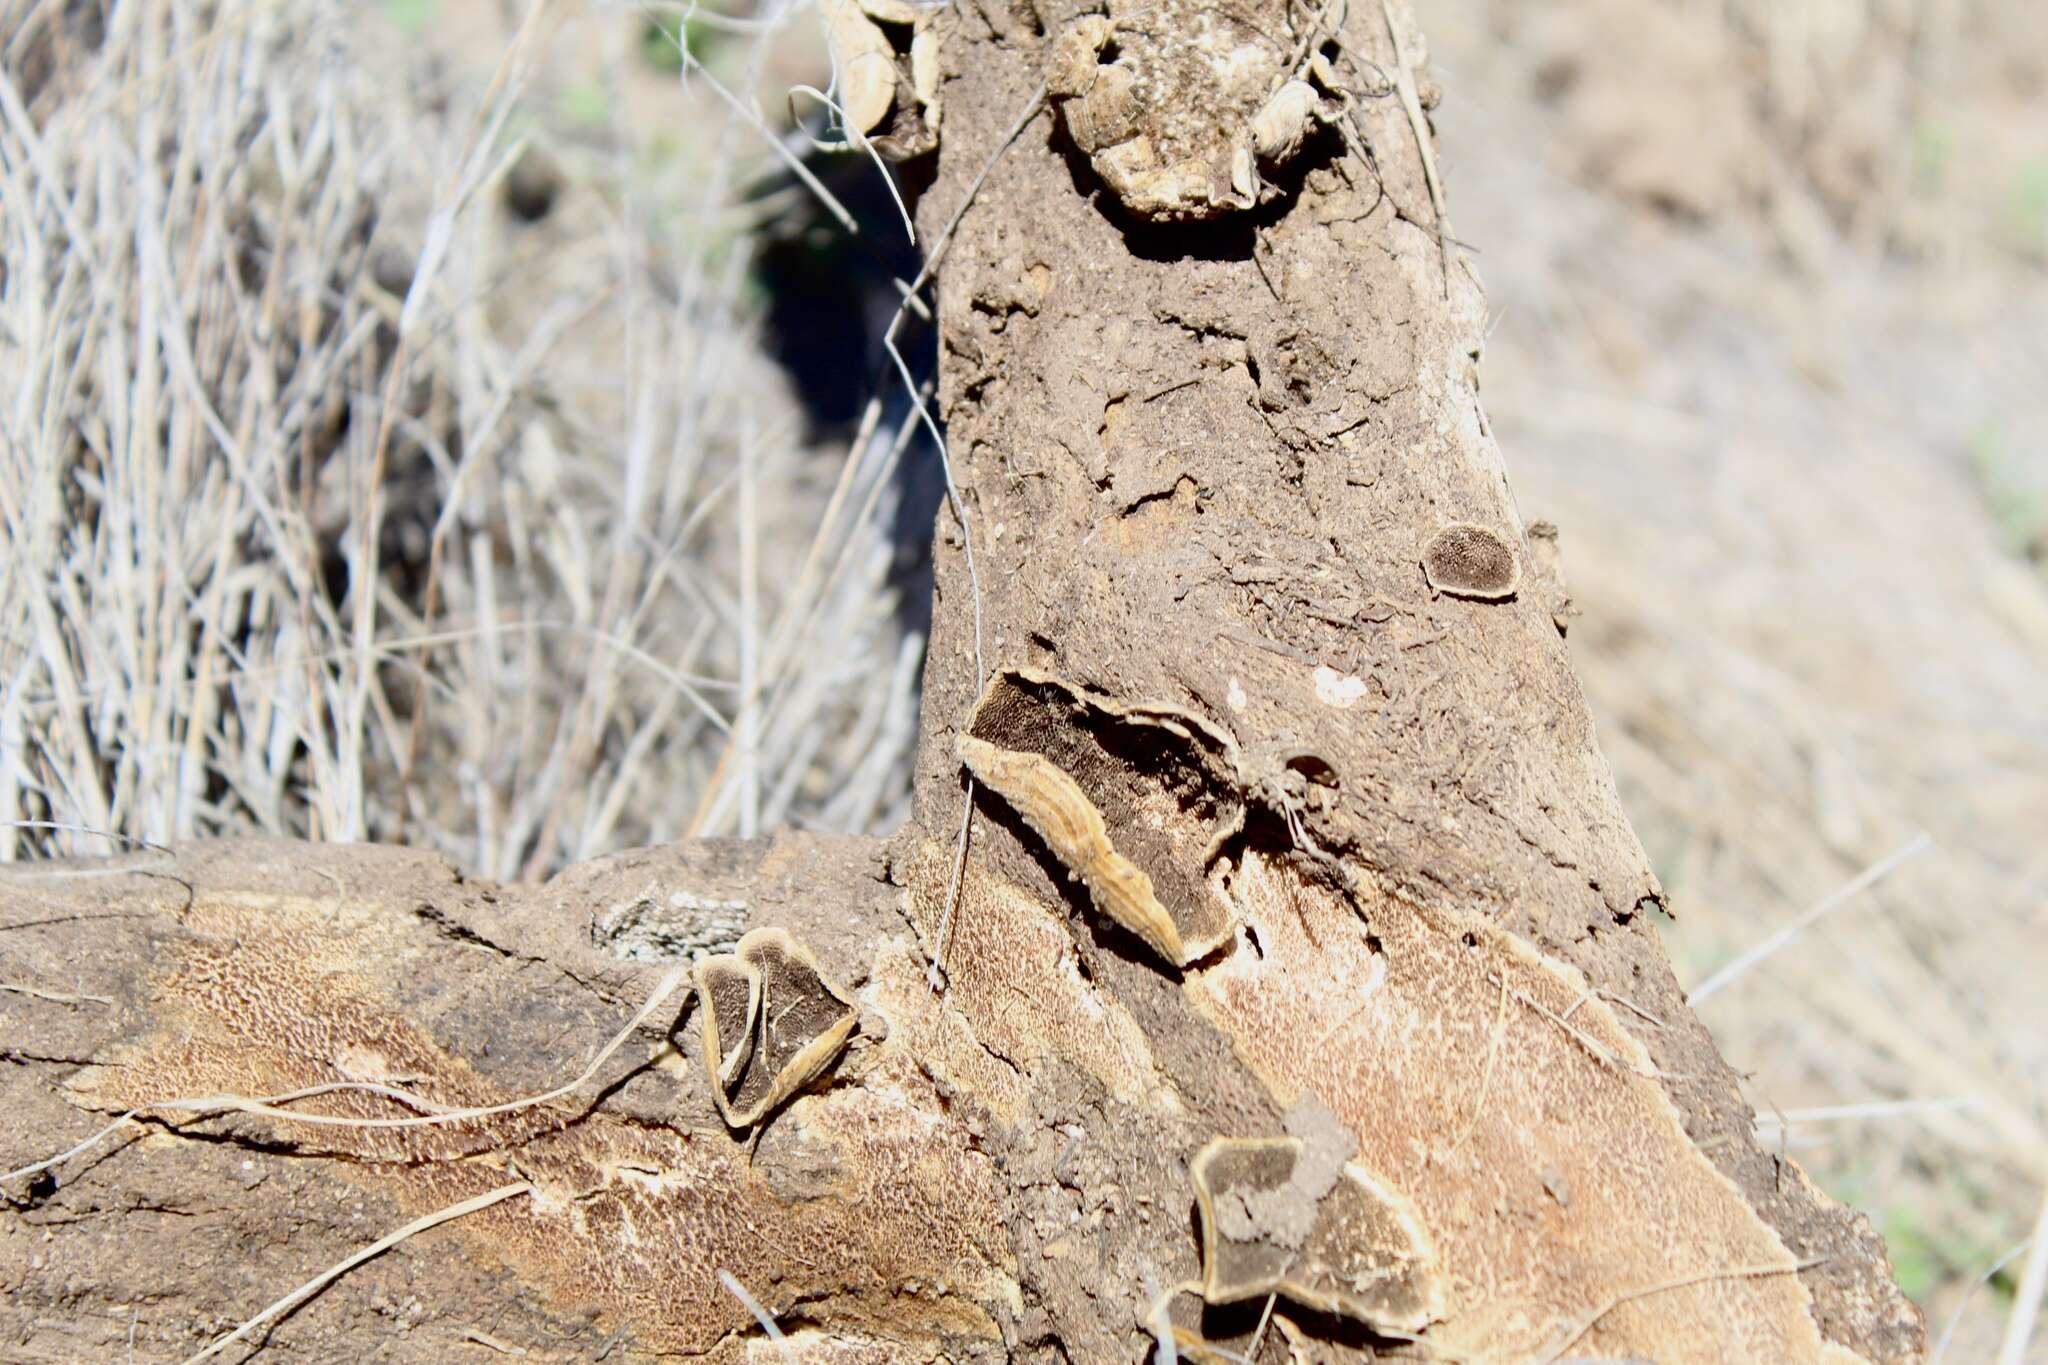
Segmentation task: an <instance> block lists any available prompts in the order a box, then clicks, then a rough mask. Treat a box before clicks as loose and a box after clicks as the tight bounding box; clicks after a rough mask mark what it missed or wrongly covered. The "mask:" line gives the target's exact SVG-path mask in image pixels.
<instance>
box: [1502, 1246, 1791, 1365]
mask: <svg viewBox="0 0 2048 1365" xmlns="http://www.w3.org/2000/svg"><path fill="white" fill-rule="evenodd" d="M1826 1259H1827V1257H1825V1256H1815V1257H1813V1258H1812V1259H1810V1260H1805V1261H1793V1262H1790V1263H1781V1264H1778V1265H1741V1266H1731V1267H1729V1268H1728V1269H1725V1270H1702V1271H1700V1272H1699V1273H1697V1274H1694V1275H1681V1276H1679V1277H1678V1278H1676V1279H1671V1280H1660V1281H1659V1282H1657V1283H1656V1284H1650V1285H1644V1286H1643V1287H1641V1288H1640V1289H1626V1290H1623V1291H1622V1292H1621V1293H1619V1294H1616V1295H1615V1296H1614V1297H1612V1298H1610V1299H1608V1300H1607V1302H1605V1303H1603V1304H1601V1305H1600V1306H1599V1307H1598V1308H1596V1309H1594V1310H1593V1311H1592V1312H1591V1313H1589V1314H1587V1315H1586V1316H1585V1317H1583V1318H1581V1319H1579V1322H1578V1325H1577V1326H1576V1327H1574V1328H1572V1330H1571V1335H1570V1336H1567V1337H1566V1338H1565V1339H1564V1340H1563V1341H1561V1342H1559V1343H1558V1344H1557V1345H1556V1347H1555V1348H1553V1349H1552V1350H1551V1351H1550V1352H1549V1354H1547V1355H1545V1356H1544V1357H1543V1360H1544V1362H1545V1365H1551V1362H1554V1361H1556V1360H1557V1359H1558V1358H1559V1357H1560V1356H1562V1355H1563V1354H1564V1353H1565V1352H1566V1351H1568V1350H1570V1349H1571V1346H1572V1343H1573V1342H1576V1341H1577V1340H1578V1339H1579V1338H1580V1337H1583V1336H1584V1335H1586V1333H1588V1332H1590V1331H1592V1330H1593V1326H1594V1324H1595V1323H1597V1322H1599V1321H1600V1319H1602V1318H1604V1317H1606V1316H1607V1315H1608V1314H1609V1313H1612V1312H1613V1311H1614V1310H1615V1309H1617V1308H1619V1307H1621V1306H1622V1305H1623V1304H1625V1303H1633V1302H1635V1301H1636V1300H1637V1299H1646V1298H1648V1297H1650V1295H1652V1294H1664V1293H1668V1292H1670V1291H1671V1290H1674V1289H1689V1288H1691V1287H1692V1286H1693V1285H1696V1284H1706V1283H1708V1282H1709V1281H1712V1280H1755V1279H1763V1278H1764V1277H1766V1276H1771V1275H1796V1274H1798V1273H1799V1272H1801V1271H1803V1270H1810V1269H1812V1268H1813V1267H1814V1266H1817V1265H1819V1264H1820V1263H1821V1262H1822V1261H1825V1260H1826Z"/></svg>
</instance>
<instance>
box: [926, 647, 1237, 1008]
mask: <svg viewBox="0 0 2048 1365" xmlns="http://www.w3.org/2000/svg"><path fill="white" fill-rule="evenodd" d="M956 751H957V752H958V754H959V756H960V760H961V762H963V763H965V764H966V765H967V767H968V769H969V770H970V771H971V772H972V773H973V774H974V776H975V777H976V779H978V780H979V781H980V782H981V783H982V784H983V785H984V786H986V787H987V788H988V789H989V790H990V791H992V792H994V793H995V794H996V795H997V796H999V797H1001V798H1002V799H1003V801H1004V802H1005V803H1006V804H1008V805H1009V806H1010V807H1011V809H1013V810H1014V811H1016V813H1017V814H1018V816H1019V817H1021V818H1022V820H1023V821H1024V823H1025V824H1026V825H1027V826H1029V827H1030V829H1031V832H1032V833H1033V834H1035V835H1037V836H1038V838H1039V840H1040V841H1041V842H1042V843H1043V844H1044V845H1045V847H1046V849H1047V850H1048V851H1049V852H1050V853H1051V854H1052V856H1053V857H1054V858H1055V859H1057V860H1058V862H1059V863H1060V865H1061V866H1062V867H1063V868H1064V869H1065V871H1066V875H1067V876H1068V878H1069V879H1071V880H1074V881H1078V882H1079V883H1080V884H1081V885H1082V886H1083V887H1085V888H1086V889H1087V892H1088V895H1089V898H1090V900H1091V901H1093V903H1094V905H1095V908H1096V909H1097V910H1099V911H1101V912H1102V913H1103V914H1104V915H1107V916H1108V917H1109V918H1110V919H1111V920H1113V921H1115V922H1116V923H1117V924H1119V925H1121V926H1122V927H1123V928H1125V929H1127V930H1129V931H1130V932H1131V933H1132V934H1135V935H1136V936H1137V937H1138V938H1139V939H1140V940H1142V941H1143V942H1144V943H1145V945H1146V946H1147V947H1148V948H1150V949H1151V950H1152V951H1153V952H1155V953H1157V954H1159V956H1161V957H1163V958H1165V959H1166V961H1167V962H1168V963H1169V964H1170V965H1172V966H1175V967H1185V966H1187V965H1188V964H1189V963H1191V962H1195V961H1199V960H1200V959H1202V958H1204V957H1206V956H1208V955H1209V954H1211V953H1213V952H1215V951H1216V950H1217V949H1218V948H1220V947H1221V946H1222V945H1223V944H1225V943H1227V942H1228V941H1229V940H1230V938H1231V937H1232V935H1233V934H1234V933H1235V932H1236V929H1237V917H1236V913H1235V911H1234V910H1233V909H1232V908H1231V905H1230V902H1229V900H1228V899H1227V898H1226V897H1225V896H1224V895H1223V893H1222V889H1221V887H1220V886H1219V885H1217V884H1216V880H1215V878H1214V877H1212V876H1211V874H1210V873H1209V871H1208V869H1209V868H1210V866H1211V864H1212V863H1214V862H1215V860H1216V856H1217V854H1218V852H1219V850H1220V849H1221V847H1222V846H1223V844H1224V842H1225V841H1226V840H1227V839H1228V838H1229V837H1230V836H1231V835H1232V834H1234V833H1236V832H1237V830H1239V829H1240V828H1241V827H1242V826H1243V823H1244V805H1243V800H1242V798H1241V796H1240V795H1239V791H1238V788H1239V783H1238V781H1237V775H1236V773H1237V758H1236V746H1235V743H1234V742H1233V741H1232V740H1231V739H1230V738H1229V737H1228V736H1225V735H1223V734H1221V733H1219V732H1218V731H1217V730H1216V729H1215V728H1214V727H1213V726H1211V725H1210V724H1209V723H1208V722H1207V721H1205V720H1203V719H1202V718H1201V717H1199V716H1197V715H1195V714H1194V713H1193V712H1191V711H1187V710H1184V709H1182V708H1179V707H1174V706H1166V705H1152V706H1146V705H1139V706H1129V707H1125V706H1118V705H1116V704H1114V703H1110V702H1106V701H1103V700H1101V699H1098V698H1091V697H1086V696H1083V695H1082V694H1081V693H1079V692H1078V691H1076V690H1075V689H1073V688H1071V687H1069V686H1068V685H1067V684H1066V683H1064V682H1061V681H1060V680H1059V679H1057V678H1053V677H1051V676H1049V675H1046V674H1042V673H1038V672H1035V671H1033V670H1029V669H1009V670H1006V671H1004V672H1003V673H1001V674H998V675H997V677H996V679H995V681H993V682H992V683H990V685H989V688H988V691H987V692H985V693H984V694H983V696H982V699H981V702H980V704H979V705H978V706H977V707H976V708H975V712H974V718H973V720H972V721H970V722H969V724H968V728H967V733H965V734H963V735H961V736H960V738H959V739H958V740H957V741H956Z"/></svg>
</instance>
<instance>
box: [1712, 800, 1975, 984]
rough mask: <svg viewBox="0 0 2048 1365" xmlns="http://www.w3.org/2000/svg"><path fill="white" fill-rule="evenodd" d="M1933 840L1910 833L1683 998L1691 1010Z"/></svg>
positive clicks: (1886, 875)
mask: <svg viewBox="0 0 2048 1365" xmlns="http://www.w3.org/2000/svg"><path fill="white" fill-rule="evenodd" d="M1933 843H1934V838H1933V836H1932V835H1930V834H1928V833H1927V832H1926V831H1925V830H1922V831H1921V832H1920V833H1918V834H1916V835H1914V836H1913V837H1912V838H1911V839H1908V840H1907V841H1906V842H1905V843H1904V844H1903V845H1901V846H1900V847H1899V848H1897V849H1895V850H1893V851H1892V852H1891V853H1890V854H1888V855H1887V856H1885V857H1883V858H1880V859H1879V860H1878V861H1876V862H1874V863H1872V864H1871V865H1870V866H1869V867H1866V868H1864V869H1863V870H1862V871H1861V872H1859V873H1857V874H1856V875H1855V876H1854V877H1851V878H1850V879H1849V880H1848V881H1847V882H1844V883H1843V884H1842V885H1841V886H1839V887H1837V888H1835V889H1834V890H1833V891H1831V892H1829V893H1828V894H1827V895H1825V896H1823V897H1821V898H1820V899H1819V900H1818V901H1816V902H1814V903H1813V905H1811V906H1810V907H1808V908H1807V909H1806V911H1805V912H1804V913H1802V914H1801V915H1800V916H1799V917H1798V918H1797V919H1795V920H1793V921H1792V922H1791V923H1790V924H1788V925H1786V926H1785V927H1784V928H1782V929H1780V930H1778V932H1776V933H1775V934H1772V935H1771V936H1770V937H1768V938H1766V939H1765V940H1764V941H1763V942H1761V943H1759V944H1757V945H1756V946H1755V947H1754V948H1751V949H1750V950H1749V951H1748V952H1746V953H1744V954H1743V955H1742V956H1740V957H1738V958H1736V959H1735V960H1734V961H1733V962H1731V963H1729V964H1728V965H1727V966H1725V967H1723V968H1721V970H1720V971H1718V972H1715V973H1714V974H1713V975H1712V976H1710V977H1708V978H1707V979H1706V980H1705V981H1702V982H1701V983H1700V984H1699V985H1697V986H1695V987H1694V988H1693V991H1692V994H1690V995H1688V996H1686V997H1685V1003H1686V1004H1688V1005H1690V1006H1692V1007H1694V1008H1695V1009H1696V1008H1698V1007H1699V1004H1700V1002H1701V1001H1703V1000H1706V999H1708V998H1709V997H1711V996H1713V995H1714V994H1716V993H1717V992H1719V991H1720V990H1721V989H1722V988H1723V987H1725V986H1727V985H1728V984H1729V983H1730V982H1733V981H1735V980H1736V979H1738V978H1739V977H1741V976H1742V975H1743V973H1745V972H1747V971H1748V970H1749V969H1750V968H1752V967H1754V966H1756V965H1757V964H1758V963H1759V962H1762V961H1763V960H1764V959H1765V958H1767V957H1769V956H1770V955H1771V954H1772V953H1775V952H1777V951H1778V950H1779V949H1780V948H1782V947H1784V946H1785V945H1786V944H1788V943H1790V942H1791V941H1792V940H1793V939H1795V938H1797V937H1799V935H1801V934H1803V933H1805V932H1806V930H1807V929H1808V928H1810V927H1811V926H1812V925H1813V923H1814V922H1815V921H1816V920H1818V919H1819V918H1820V917H1821V916H1823V915H1825V914H1827V913H1828V911H1830V910H1833V909H1834V908H1835V907H1836V906H1838V905H1841V904H1843V903H1844V902H1846V901H1848V900H1850V899H1852V898H1853V897H1855V896H1856V895H1857V894H1858V893H1859V892H1862V891H1864V890H1867V889H1868V888H1870V887H1872V886H1875V885H1877V883H1879V882H1881V881H1883V880H1884V879H1885V878H1886V877H1888V876H1890V875H1891V873H1892V871H1893V870H1894V869H1895V868H1897V867H1898V866H1899V865H1900V864H1902V863H1904V862H1906V861H1908V860H1909V859H1912V858H1914V857H1917V856H1918V855H1920V854H1921V853H1924V852H1926V850H1927V849H1928V848H1929V847H1930V846H1932V844H1933Z"/></svg>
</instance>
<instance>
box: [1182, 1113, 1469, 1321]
mask: <svg viewBox="0 0 2048 1365" xmlns="http://www.w3.org/2000/svg"><path fill="white" fill-rule="evenodd" d="M1313 1142H1314V1139H1313V1138H1311V1139H1310V1140H1309V1141H1308V1142H1304V1141H1303V1140H1302V1139H1301V1138H1298V1137H1284V1138H1226V1137H1219V1138H1214V1139H1211V1140H1210V1142H1209V1143H1208V1144H1207V1145H1206V1146H1204V1147H1203V1148H1202V1150H1201V1151H1199V1152H1197V1153H1196V1154H1195V1159H1194V1162H1193V1163H1192V1165H1191V1166H1190V1168H1189V1175H1190V1176H1191V1178H1192V1179H1193V1181H1194V1186H1195V1207H1196V1210H1197V1212H1198V1213H1199V1215H1200V1220H1201V1230H1202V1297H1203V1298H1204V1299H1205V1300H1207V1301H1208V1302H1210V1303H1212V1304H1228V1303H1241V1302H1243V1301H1244V1300H1246V1299H1253V1298H1259V1297H1262V1296H1264V1295H1267V1294H1278V1295H1281V1296H1283V1297H1285V1298H1287V1299H1289V1300H1291V1301H1292V1302H1294V1303H1298V1304H1300V1305H1302V1306H1303V1307H1306V1308H1312V1309H1315V1310H1317V1311H1318V1312H1324V1313H1335V1314H1340V1315H1342V1316H1344V1317H1347V1318H1351V1319H1353V1320H1355V1321H1357V1322H1361V1323H1364V1324H1366V1325H1367V1326H1368V1327H1371V1328H1373V1329H1374V1330H1376V1331H1381V1332H1389V1333H1411V1332H1417V1331H1420V1330H1421V1329H1422V1328H1424V1327H1426V1326H1428V1325H1429V1324H1430V1323H1432V1322H1434V1321H1436V1320H1437V1319H1439V1318H1440V1317H1442V1315H1443V1310H1444V1285H1443V1280H1444V1276H1443V1271H1442V1269H1441V1268H1440V1267H1439V1265H1438V1264H1437V1261H1436V1257H1435V1256H1434V1254H1433V1253H1432V1251H1431V1249H1430V1246H1429V1242H1428V1239H1427V1236H1426V1235H1425V1233H1424V1231H1423V1229H1422V1226H1421V1223H1420V1222H1419V1221H1418V1219H1417V1217H1416V1215H1415V1211H1414V1209H1413V1208H1411V1207H1410V1206H1409V1203H1408V1201H1407V1200H1405V1199H1402V1198H1401V1197H1400V1196H1399V1195H1398V1194H1396V1193H1395V1192H1393V1191H1391V1190H1389V1189H1387V1188H1385V1187H1384V1186H1382V1185H1381V1184H1380V1183H1379V1182H1378V1181H1376V1180H1375V1179H1374V1178H1373V1177H1372V1175H1371V1174H1370V1173H1369V1172H1367V1171H1366V1170H1364V1169H1363V1168H1362V1167H1360V1166H1358V1165H1356V1164H1352V1163H1345V1164H1344V1165H1343V1166H1342V1167H1341V1169H1340V1170H1339V1171H1338V1172H1337V1173H1336V1178H1335V1180H1334V1181H1332V1180H1329V1179H1328V1173H1327V1172H1326V1171H1325V1170H1323V1169H1321V1168H1323V1167H1324V1166H1326V1165H1327V1163H1326V1162H1325V1161H1323V1160H1321V1159H1319V1156H1318V1154H1317V1153H1315V1152H1313V1151H1311V1150H1310V1147H1311V1144H1312V1143H1313ZM1318 1187H1321V1189H1320V1193H1319V1192H1318Z"/></svg>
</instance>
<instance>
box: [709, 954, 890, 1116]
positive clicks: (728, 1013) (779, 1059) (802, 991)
mask: <svg viewBox="0 0 2048 1365" xmlns="http://www.w3.org/2000/svg"><path fill="white" fill-rule="evenodd" d="M696 981H697V995H698V999H699V1001H700V1003H701V1004H702V1006H703V1011H702V1017H703V1037H704V1069H705V1071H706V1072H707V1073H708V1074H709V1075H710V1077H711V1093H712V1096H713V1098H715V1099H716V1100H717V1101H718V1110H719V1112H720V1113H721V1114H723V1115H724V1116H725V1121H726V1123H727V1124H729V1125H731V1126H732V1127H734V1128H751V1127H753V1126H754V1125H755V1124H757V1123H759V1122H760V1121H761V1120H762V1119H763V1118H764V1117H766V1116H767V1115H768V1114H769V1112H770V1111H772V1110H774V1109H775V1108H776V1107H777V1106H779V1105H780V1104H782V1103H783V1101H785V1100H787V1099H788V1098H789V1097H790V1096H792V1095H794V1094H795V1093H796V1092H797V1091H799V1090H801V1089H802V1088H803V1087H804V1086H806V1085H808V1084H809V1083H810V1082H811V1081H813V1080H815V1079H816V1078H817V1077H818V1075H819V1074H820V1073H821V1072H823V1071H824V1070H825V1068H826V1067H828V1066H830V1065H831V1064H832V1063H833V1061H834V1060H835V1059H836V1058H837V1057H838V1056H839V1054H840V1052H841V1051H842V1050H843V1049H844V1048H845V1046H846V1041H847V1039H848V1038H849V1037H850V1036H851V1035H852V1033H853V1026H854V1021H855V1019H856V1018H857V1016H856V1014H855V1012H854V1008H853V1002H852V1001H851V1000H849V999H848V998H847V997H846V995H845V994H844V993H843V992H842V991H841V990H840V989H839V988H838V987H837V986H835V985H833V984H832V982H831V981H830V980H828V979H827V978H826V976H825V974H824V973H823V972H822V971H820V970H819V968H818V962H817V959H816V958H814V957H812V956H811V953H810V950H809V949H807V948H805V947H804V946H803V945H802V944H800V943H798V942H797V941H796V940H795V939H794V938H792V937H790V934H789V931H788V930H787V929H782V928H766V929H756V930H753V931H752V932H751V933H749V934H748V935H747V936H746V937H745V938H742V939H741V940H740V941H739V946H738V948H737V949H736V950H735V951H734V952H732V953H725V954H720V955H718V956H716V957H708V958H706V959H704V960H703V961H702V962H700V963H698V964H697V969H696Z"/></svg>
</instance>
